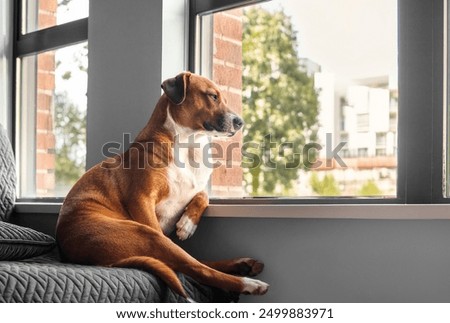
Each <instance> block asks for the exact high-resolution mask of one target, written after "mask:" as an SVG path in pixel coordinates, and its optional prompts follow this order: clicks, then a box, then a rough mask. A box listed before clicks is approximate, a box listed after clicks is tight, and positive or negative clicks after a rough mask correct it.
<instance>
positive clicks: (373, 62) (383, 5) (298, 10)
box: [262, 0, 397, 79]
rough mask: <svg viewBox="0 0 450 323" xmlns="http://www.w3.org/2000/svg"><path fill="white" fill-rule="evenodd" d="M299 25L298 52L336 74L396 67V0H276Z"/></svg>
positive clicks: (274, 6) (388, 71)
mask: <svg viewBox="0 0 450 323" xmlns="http://www.w3.org/2000/svg"><path fill="white" fill-rule="evenodd" d="M262 6H263V7H267V8H270V9H277V8H280V7H283V8H284V9H285V12H286V13H287V15H289V16H291V18H292V22H293V24H294V26H295V28H296V30H297V32H298V33H297V39H298V45H299V47H298V49H299V56H300V57H307V58H309V59H311V60H313V61H315V62H316V63H318V64H319V65H321V67H322V70H323V71H326V72H330V73H335V74H336V75H337V76H338V78H339V76H340V77H343V78H350V79H360V78H366V77H377V76H382V75H388V74H392V73H395V72H396V70H397V1H395V0H273V1H270V2H268V3H265V4H263V5H262Z"/></svg>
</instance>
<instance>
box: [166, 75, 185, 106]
mask: <svg viewBox="0 0 450 323" xmlns="http://www.w3.org/2000/svg"><path fill="white" fill-rule="evenodd" d="M188 75H189V73H181V74H178V75H177V76H175V77H173V78H170V79H167V80H165V81H164V82H163V83H162V84H161V88H162V89H163V91H164V93H166V95H167V97H168V98H169V100H170V101H172V102H173V103H175V104H177V105H178V104H181V103H183V102H184V100H185V99H186V88H187V82H188V80H187V78H188Z"/></svg>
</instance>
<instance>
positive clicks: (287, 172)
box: [242, 8, 319, 196]
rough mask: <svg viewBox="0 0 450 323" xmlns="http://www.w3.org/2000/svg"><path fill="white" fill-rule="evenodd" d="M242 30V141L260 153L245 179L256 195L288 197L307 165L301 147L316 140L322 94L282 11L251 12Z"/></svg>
mask: <svg viewBox="0 0 450 323" xmlns="http://www.w3.org/2000/svg"><path fill="white" fill-rule="evenodd" d="M243 27H244V28H243V37H242V47H243V50H242V52H243V58H242V60H243V76H242V87H243V91H242V93H243V99H242V101H243V118H244V120H245V122H246V127H245V129H244V143H249V142H252V143H254V144H256V145H257V146H256V147H255V146H253V147H252V148H251V149H252V150H253V151H252V154H254V155H258V158H250V159H245V158H244V163H243V168H244V180H245V182H246V184H247V189H248V191H249V192H250V194H251V195H253V196H255V195H256V196H257V195H267V194H268V195H280V194H285V193H286V192H288V191H290V190H292V188H293V185H294V183H295V182H296V180H297V178H298V170H299V168H302V167H305V165H304V164H305V163H303V162H302V149H303V146H304V145H305V143H307V142H310V141H314V140H315V139H316V134H317V124H318V121H317V115H318V105H319V104H318V94H317V92H316V91H315V89H314V84H313V78H312V77H311V76H308V75H307V73H306V72H305V71H304V68H303V67H302V66H301V64H300V63H299V57H298V53H297V38H296V33H295V31H294V29H293V26H292V23H291V19H290V18H289V17H288V16H287V15H286V14H285V13H284V12H283V11H282V10H278V11H274V12H270V11H267V10H264V9H261V8H252V9H248V10H246V11H245V14H244V26H243ZM280 147H281V148H280ZM245 148H246V147H244V149H245ZM306 166H307V165H306Z"/></svg>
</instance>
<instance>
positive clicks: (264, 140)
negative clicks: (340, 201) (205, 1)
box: [197, 0, 398, 198]
mask: <svg viewBox="0 0 450 323" xmlns="http://www.w3.org/2000/svg"><path fill="white" fill-rule="evenodd" d="M349 8H351V10H350V9H349ZM198 41H199V42H200V50H199V52H198V53H197V66H198V71H197V72H199V73H201V74H203V75H205V76H207V77H210V78H211V79H213V80H214V81H215V82H216V83H217V84H218V85H219V86H220V87H221V88H222V91H223V92H224V94H225V96H226V97H227V99H228V103H229V105H230V107H231V108H232V109H234V110H235V111H236V112H237V113H239V114H241V115H242V116H243V118H244V121H245V123H246V125H245V127H244V130H243V131H242V134H239V135H238V136H236V137H234V138H232V139H231V140H228V141H218V143H219V146H217V145H215V146H214V147H215V148H217V147H221V148H220V149H218V150H219V151H216V152H215V156H216V157H217V156H219V157H221V158H219V160H220V161H221V163H220V167H218V168H216V169H214V172H213V175H212V178H211V195H212V196H214V197H219V198H220V197H247V196H254V197H261V196H269V197H273V196H283V197H311V196H315V197H319V196H346V197H360V196H364V197H372V196H374V197H396V194H397V191H396V185H397V153H396V152H397V111H398V104H397V103H398V85H397V70H398V69H397V3H396V1H392V0H370V1H359V0H339V1H336V0H320V1H317V0H299V1H283V0H277V1H271V2H265V3H262V4H257V5H252V6H247V7H243V8H238V9H232V10H227V11H221V12H217V13H213V14H207V15H203V16H201V33H200V37H199V39H198ZM216 150H217V149H216Z"/></svg>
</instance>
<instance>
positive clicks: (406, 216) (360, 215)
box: [16, 202, 450, 220]
mask: <svg viewBox="0 0 450 323" xmlns="http://www.w3.org/2000/svg"><path fill="white" fill-rule="evenodd" d="M61 205H62V203H41V202H37V203H31V202H27V203H24V202H21V203H17V204H16V212H17V213H36V214H39V213H55V214H57V213H59V210H60V208H61ZM205 216H208V217H226V218H274V219H276V218H299V219H377V220H443V219H446V220H447V219H448V220H450V204H408V205H406V204H302V205H288V204H279V205H248V204H247V205H245V204H244V205H242V204H239V205H238V204H230V205H228V204H227V205H225V204H223V205H221V204H213V205H210V206H209V207H208V209H207V210H206V213H205Z"/></svg>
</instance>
